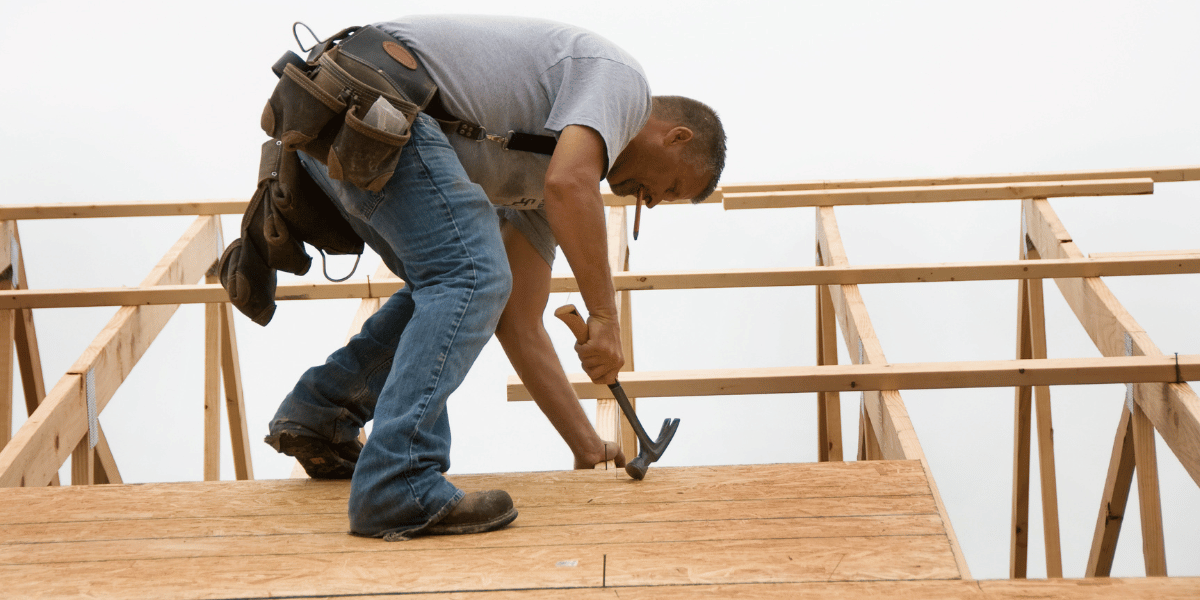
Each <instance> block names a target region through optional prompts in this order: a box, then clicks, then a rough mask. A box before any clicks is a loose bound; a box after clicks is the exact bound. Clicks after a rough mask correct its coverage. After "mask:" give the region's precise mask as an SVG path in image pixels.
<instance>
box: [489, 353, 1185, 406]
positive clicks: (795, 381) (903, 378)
mask: <svg viewBox="0 0 1200 600" xmlns="http://www.w3.org/2000/svg"><path fill="white" fill-rule="evenodd" d="M1176 361H1178V362H1176ZM1177 378H1179V380H1181V381H1197V380H1200V354H1187V355H1182V354H1181V355H1179V356H1178V358H1177V357H1176V356H1175V355H1170V356H1162V355H1160V356H1119V357H1111V358H1043V359H1025V360H993V361H963V362H930V363H891V364H858V365H826V366H820V367H772V368H756V369H706V370H688V371H631V372H629V373H622V374H621V387H622V388H624V390H625V393H626V394H628V395H630V396H637V397H639V398H651V397H658V398H663V397H679V396H735V395H746V394H801V393H815V392H850V391H854V392H861V391H874V390H922V389H950V388H988V387H1014V386H1039V385H1092V384H1104V383H1151V382H1158V383H1162V382H1175V381H1176V380H1177ZM568 379H570V381H571V385H572V386H573V387H574V388H575V392H576V393H577V394H579V397H580V398H605V397H608V395H609V394H611V393H612V392H610V391H609V390H608V387H607V386H603V385H596V384H593V383H592V382H591V380H589V379H588V378H587V376H586V375H584V374H582V373H577V374H573V375H569V376H568ZM508 399H509V400H510V401H519V400H531V399H532V398H531V397H530V396H529V392H528V391H527V390H526V389H525V386H524V385H523V384H521V382H520V380H519V379H517V378H516V377H515V376H514V377H510V378H509V383H508Z"/></svg>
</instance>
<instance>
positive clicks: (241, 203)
mask: <svg viewBox="0 0 1200 600" xmlns="http://www.w3.org/2000/svg"><path fill="white" fill-rule="evenodd" d="M249 203H250V201H249V200H190V201H151V202H111V203H95V202H92V203H87V202H70V203H67V202H64V203H61V204H10V205H7V206H0V221H9V220H12V221H26V220H33V219H95V218H106V217H172V216H189V215H190V216H203V215H230V214H242V213H244V212H246V206H247V205H248V204H249Z"/></svg>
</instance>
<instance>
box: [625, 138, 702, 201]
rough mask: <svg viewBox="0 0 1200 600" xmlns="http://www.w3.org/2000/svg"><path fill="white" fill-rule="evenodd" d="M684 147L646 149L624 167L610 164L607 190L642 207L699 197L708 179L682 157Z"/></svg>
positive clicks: (658, 145) (665, 145)
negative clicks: (629, 198)
mask: <svg viewBox="0 0 1200 600" xmlns="http://www.w3.org/2000/svg"><path fill="white" fill-rule="evenodd" d="M686 148H687V144H686V143H662V144H654V145H652V146H650V147H649V148H647V149H645V150H644V151H642V152H640V153H639V154H638V155H637V156H634V157H631V160H629V161H627V162H626V164H622V165H614V167H613V170H612V171H611V172H609V174H608V186H609V188H610V189H611V190H612V192H613V193H614V194H616V195H618V196H635V197H637V198H638V200H639V201H640V202H644V203H645V204H646V208H654V207H655V206H656V205H658V203H660V202H675V201H677V200H691V199H692V198H695V197H696V196H699V195H700V193H701V192H703V191H704V188H705V187H707V186H708V180H709V179H710V178H711V176H710V175H709V174H708V173H706V172H704V171H703V170H702V169H700V168H698V167H697V166H696V165H695V164H693V163H692V162H691V161H689V160H687V159H686V158H685V156H684V151H685V150H686Z"/></svg>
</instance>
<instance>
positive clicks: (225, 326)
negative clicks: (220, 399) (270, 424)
mask: <svg viewBox="0 0 1200 600" xmlns="http://www.w3.org/2000/svg"><path fill="white" fill-rule="evenodd" d="M217 312H218V319H217V321H218V327H219V328H220V330H221V335H220V341H221V353H220V354H221V376H222V379H223V380H224V383H225V415H226V417H227V421H228V423H229V444H230V447H231V449H232V453H233V473H234V476H235V477H237V478H238V479H254V464H253V462H252V460H251V457H250V429H249V425H247V423H246V395H245V393H244V392H243V391H242V363H241V359H239V358H238V346H237V332H236V331H235V330H234V326H233V305H232V304H229V303H225V304H222V305H221V306H220V308H219V310H218V311H217Z"/></svg>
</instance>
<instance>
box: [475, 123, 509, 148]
mask: <svg viewBox="0 0 1200 600" xmlns="http://www.w3.org/2000/svg"><path fill="white" fill-rule="evenodd" d="M480 129H483V128H482V127H480ZM512 136H513V132H512V130H511V129H510V130H508V135H503V136H501V135H494V134H491V133H488V132H487V131H486V130H485V131H484V132H483V137H484V139H486V140H488V141H490V142H496V143H497V144H500V148H501V149H503V150H508V142H509V141H511V140H512ZM479 141H483V140H479Z"/></svg>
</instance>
